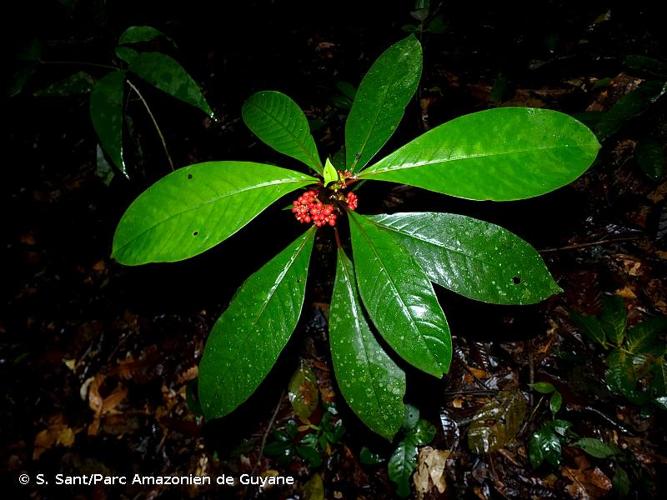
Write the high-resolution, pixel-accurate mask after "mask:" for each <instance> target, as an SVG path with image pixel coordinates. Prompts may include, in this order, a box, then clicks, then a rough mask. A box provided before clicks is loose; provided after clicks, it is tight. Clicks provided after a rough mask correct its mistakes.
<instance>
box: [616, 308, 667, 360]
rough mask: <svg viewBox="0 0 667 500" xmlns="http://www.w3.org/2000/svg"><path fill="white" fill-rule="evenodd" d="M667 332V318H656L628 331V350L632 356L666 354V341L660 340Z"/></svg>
mask: <svg viewBox="0 0 667 500" xmlns="http://www.w3.org/2000/svg"><path fill="white" fill-rule="evenodd" d="M665 332H667V317H665V316H656V317H654V318H650V319H648V320H646V321H643V322H642V323H639V324H637V325H635V326H633V327H630V328H629V329H628V338H627V341H626V348H627V350H628V351H630V352H631V353H632V354H653V355H655V356H660V355H661V354H663V353H664V352H665V341H664V339H663V340H661V339H660V335H661V334H662V333H665Z"/></svg>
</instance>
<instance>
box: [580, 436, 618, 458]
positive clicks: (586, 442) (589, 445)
mask: <svg viewBox="0 0 667 500" xmlns="http://www.w3.org/2000/svg"><path fill="white" fill-rule="evenodd" d="M574 445H575V446H578V447H579V448H581V449H582V450H584V451H585V452H586V453H588V454H589V455H590V456H592V457H595V458H609V457H611V456H613V455H616V454H617V453H618V448H617V447H616V446H613V445H609V444H607V443H605V442H604V441H601V440H599V439H595V438H581V439H579V440H578V441H576V442H575V443H574Z"/></svg>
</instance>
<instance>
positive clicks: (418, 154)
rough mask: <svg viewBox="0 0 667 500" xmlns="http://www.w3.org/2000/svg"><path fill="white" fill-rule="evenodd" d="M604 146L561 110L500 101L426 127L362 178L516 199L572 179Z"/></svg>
mask: <svg viewBox="0 0 667 500" xmlns="http://www.w3.org/2000/svg"><path fill="white" fill-rule="evenodd" d="M599 148H600V145H599V143H598V141H597V139H596V138H595V135H593V133H592V132H591V131H590V130H589V129H588V128H586V126H585V125H583V124H582V123H580V122H578V121H577V120H575V119H574V118H572V117H570V116H568V115H565V114H563V113H559V112H557V111H551V110H547V109H535V108H497V109H490V110H487V111H481V112H479V113H472V114H469V115H464V116H461V117H459V118H456V119H454V120H452V121H450V122H447V123H445V124H443V125H440V126H439V127H436V128H434V129H433V130H430V131H428V132H426V133H425V134H423V135H421V136H419V137H417V138H416V139H415V140H413V141H412V142H410V143H408V144H406V145H405V146H403V147H402V148H399V149H398V150H396V151H395V152H393V153H392V154H390V155H389V156H387V157H385V158H383V159H382V160H380V161H379V162H377V163H376V164H374V165H372V166H371V167H369V168H368V169H366V170H365V171H364V172H362V173H361V174H360V177H361V178H364V179H377V180H382V181H391V182H398V183H401V184H409V185H411V186H416V187H420V188H423V189H428V190H429V191H435V192H437V193H444V194H449V195H452V196H458V197H460V198H468V199H471V200H494V201H509V200H519V199H524V198H532V197H534V196H539V195H541V194H544V193H548V192H550V191H553V190H554V189H558V188H559V187H562V186H564V185H566V184H569V183H570V182H572V181H573V180H575V179H576V178H577V177H579V176H580V175H581V174H582V173H584V172H585V171H586V169H587V168H588V167H589V166H590V165H591V164H592V163H593V160H595V157H596V155H597V151H598V149H599Z"/></svg>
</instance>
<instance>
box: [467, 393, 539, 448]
mask: <svg viewBox="0 0 667 500" xmlns="http://www.w3.org/2000/svg"><path fill="white" fill-rule="evenodd" d="M526 409H527V404H526V398H525V397H524V396H523V394H521V392H520V391H501V392H499V393H498V394H497V396H496V397H495V398H494V399H492V400H491V401H489V402H488V403H487V404H485V405H484V406H483V407H482V408H481V409H480V410H479V411H478V412H477V413H476V414H475V416H474V417H473V419H472V422H471V423H470V427H469V428H468V447H469V448H470V449H471V450H472V452H473V453H477V454H478V455H481V454H482V453H493V452H494V451H498V450H499V449H500V448H503V447H504V446H505V445H506V444H508V443H509V442H511V441H512V440H513V439H514V438H515V437H516V435H517V433H518V432H519V429H520V428H521V424H522V423H523V421H524V419H525V417H526Z"/></svg>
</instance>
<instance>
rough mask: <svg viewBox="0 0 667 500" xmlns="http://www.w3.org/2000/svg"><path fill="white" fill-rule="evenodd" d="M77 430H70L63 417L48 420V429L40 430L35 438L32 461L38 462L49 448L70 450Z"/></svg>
mask: <svg viewBox="0 0 667 500" xmlns="http://www.w3.org/2000/svg"><path fill="white" fill-rule="evenodd" d="M77 432H79V429H76V430H75V429H72V428H71V427H70V426H69V425H67V424H66V422H65V417H64V416H63V415H55V416H53V417H51V418H50V419H49V424H48V427H47V428H46V429H44V430H41V431H39V432H38V433H37V435H36V436H35V445H34V446H35V447H34V450H33V452H32V459H33V460H39V457H40V456H42V453H44V452H45V451H46V450H48V449H49V448H51V447H53V446H55V445H59V446H64V447H65V448H70V447H71V446H72V445H73V444H74V439H75V437H76V434H77Z"/></svg>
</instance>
